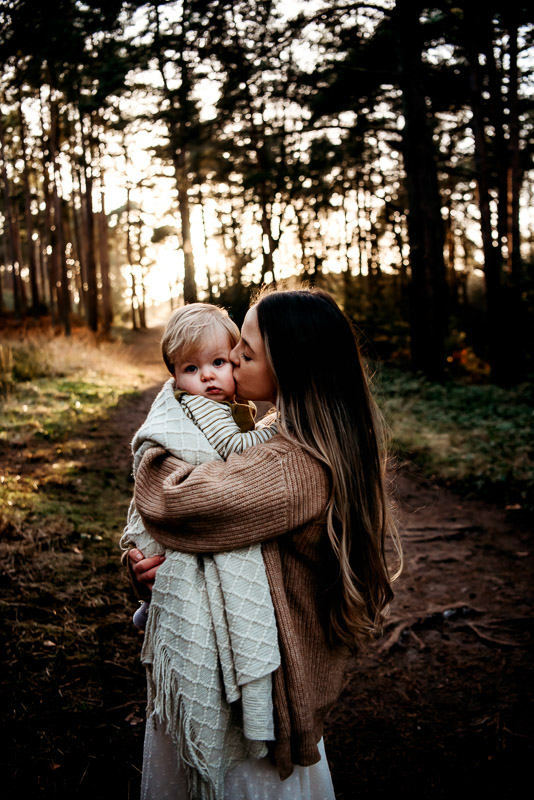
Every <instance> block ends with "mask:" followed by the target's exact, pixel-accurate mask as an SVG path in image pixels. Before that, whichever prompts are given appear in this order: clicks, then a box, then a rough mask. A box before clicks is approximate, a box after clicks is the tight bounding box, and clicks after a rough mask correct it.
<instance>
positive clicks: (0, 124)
mask: <svg viewBox="0 0 534 800" xmlns="http://www.w3.org/2000/svg"><path fill="white" fill-rule="evenodd" d="M0 159H1V161H2V194H3V200H4V219H5V226H6V228H7V236H6V237H5V240H6V251H7V259H8V260H7V263H6V268H7V266H8V263H9V262H10V263H11V277H12V283H13V311H14V312H15V317H16V318H17V319H20V318H21V316H22V302H21V296H20V287H19V280H18V275H17V270H16V267H15V264H16V261H17V253H16V247H15V232H14V230H13V227H14V226H13V209H12V204H11V195H10V190H9V179H8V175H7V167H6V149H5V138H4V120H3V118H2V114H1V112H0Z"/></svg>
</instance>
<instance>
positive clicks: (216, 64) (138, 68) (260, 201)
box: [0, 0, 534, 800]
mask: <svg viewBox="0 0 534 800" xmlns="http://www.w3.org/2000/svg"><path fill="white" fill-rule="evenodd" d="M533 48H534V23H533V21H532V11H531V9H530V4H527V3H526V2H521V1H520V0H509V1H508V2H507V3H498V2H495V0H487V1H486V2H484V3H478V2H471V0H459V2H455V1H454V0H437V2H433V3H425V2H423V1H422V0H374V1H370V2H367V1H366V0H261V1H260V0H248V1H247V2H245V1H244V0H154V2H146V0H130V1H128V2H127V1H125V0H106V1H105V2H104V0H100V1H99V2H95V1H94V0H46V2H44V1H43V0H3V1H2V2H0V69H1V71H2V80H1V82H0V170H1V175H0V184H1V197H0V462H1V463H0V557H1V559H2V570H1V573H0V643H1V646H2V649H3V652H4V655H5V658H4V670H3V672H2V675H1V676H0V692H1V696H2V704H3V711H2V721H3V724H4V725H5V727H6V730H9V731H10V737H9V741H8V742H7V743H6V745H5V746H3V748H2V753H1V756H0V764H1V766H2V772H3V775H4V782H5V786H6V791H7V796H9V797H11V796H13V797H15V796H19V795H21V793H22V794H24V795H25V796H28V797H30V798H45V800H52V799H53V800H58V798H60V799H61V798H63V797H65V798H72V797H73V796H75V797H81V798H84V797H87V798H94V797H95V795H96V794H97V793H98V795H99V796H100V797H101V798H102V800H107V798H108V797H109V798H113V800H123V799H124V800H130V798H134V800H135V798H136V797H138V794H139V782H140V769H141V754H142V742H143V716H144V703H145V681H144V675H143V670H142V668H141V665H140V663H139V651H140V646H141V645H140V641H141V640H140V636H138V635H137V634H136V632H135V629H133V627H132V625H131V614H132V612H133V610H134V609H135V603H136V598H135V596H134V593H133V591H132V589H131V587H130V585H129V582H128V579H127V577H126V575H125V574H124V570H123V568H122V566H121V564H120V551H119V547H118V541H119V538H120V534H121V532H122V529H123V527H124V522H125V517H126V513H127V509H128V505H129V502H130V499H131V494H132V488H133V478H132V464H131V450H130V442H131V440H132V436H133V434H134V432H135V430H136V429H137V428H138V427H139V426H140V424H141V423H142V421H143V419H144V417H145V416H146V413H147V411H148V409H149V408H150V405H151V403H152V401H153V399H154V397H155V395H156V393H157V391H158V389H159V387H160V386H161V383H162V381H163V380H165V378H166V377H168V375H167V374H166V371H165V368H164V365H163V364H162V362H161V358H160V352H159V339H160V337H161V333H162V330H163V325H164V324H165V322H166V319H167V318H168V316H169V314H170V313H171V311H172V310H173V309H174V308H177V307H178V306H180V305H182V304H185V303H189V302H194V301H197V300H198V301H203V302H209V303H215V304H217V305H220V306H222V307H224V308H226V309H228V311H229V313H230V315H231V316H232V317H233V318H234V319H235V321H236V322H237V323H238V324H240V323H241V322H242V320H243V318H244V315H245V313H246V310H247V308H248V307H249V304H250V302H251V300H253V298H254V296H255V294H256V293H257V292H258V291H259V290H260V288H261V287H262V286H265V285H273V286H275V287H281V288H295V287H298V286H317V287H320V288H323V289H326V290H327V291H329V292H330V293H331V294H332V295H333V296H334V298H335V299H336V300H337V302H338V303H339V304H340V306H341V307H342V308H343V309H344V311H345V312H346V314H347V315H348V316H349V317H350V319H351V320H352V322H353V323H354V327H355V330H356V332H357V336H358V339H359V343H360V346H361V348H362V352H363V355H364V357H365V363H366V366H367V368H368V373H369V376H370V381H371V388H372V390H373V392H374V394H375V396H376V398H377V400H378V403H379V406H380V408H381V410H382V412H383V414H384V417H385V419H386V422H387V424H388V427H389V429H390V434H391V441H390V449H391V492H392V497H393V503H394V508H395V513H396V515H397V517H398V522H399V530H400V532H401V537H402V539H403V544H404V548H405V568H404V572H403V575H402V576H401V579H400V581H399V584H398V586H397V587H396V589H395V600H394V603H393V604H392V610H391V616H390V618H389V619H388V622H387V625H386V627H385V630H384V635H383V636H382V637H381V638H380V639H379V640H377V641H376V642H373V644H372V646H371V648H370V651H369V652H368V653H366V654H362V655H361V656H359V657H358V658H357V659H355V661H354V663H352V665H351V669H350V672H349V675H348V676H347V681H346V684H345V689H344V693H343V695H342V698H341V702H340V704H339V705H338V706H337V707H336V708H335V709H333V710H332V712H331V714H330V716H329V718H328V720H327V727H326V729H325V742H326V749H327V754H328V757H329V761H330V765H331V771H332V776H333V780H334V786H335V790H336V797H337V798H338V800H351V799H352V798H353V797H354V798H358V800H366V799H367V798H369V800H379V798H382V797H386V796H387V797H391V795H392V793H393V792H394V793H395V794H396V795H397V796H400V797H401V798H402V797H404V796H406V797H408V796H409V797H411V798H413V797H421V798H432V799H433V798H450V797H451V796H453V794H455V793H456V792H457V791H458V790H459V789H464V790H465V791H466V792H467V791H469V792H475V793H477V794H483V795H484V796H485V797H487V798H499V800H503V799H504V800H505V799H506V798H515V797H517V796H518V793H519V791H522V787H523V782H524V780H526V779H527V778H528V769H529V764H530V759H531V756H532V746H533V743H534V731H533V726H532V713H531V709H532V701H533V687H534V675H533V674H532V672H533V670H532V666H533V663H534V662H533V661H532V657H531V656H532V631H533V626H532V618H533V614H532V609H533V608H534V598H533V596H532V586H533V582H532V577H533V566H534V547H533V546H532V520H533V512H534V448H533V442H534V402H533V400H534V395H533V388H532V387H533V382H532V378H533V376H534V181H533V178H534V165H533V163H532V153H533V149H534V110H533V103H532V98H533V95H534V78H533V71H532V65H533V63H534V49H533ZM104 774H105V775H107V776H108V777H107V778H106V780H105V781H103V775H104Z"/></svg>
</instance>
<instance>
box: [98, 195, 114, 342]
mask: <svg viewBox="0 0 534 800" xmlns="http://www.w3.org/2000/svg"><path fill="white" fill-rule="evenodd" d="M100 204H101V210H100V212H99V214H98V246H99V250H100V280H101V283H102V328H103V330H104V332H105V333H107V332H108V331H109V330H110V328H111V325H112V322H113V303H112V300H111V284H110V278H109V243H108V219H107V217H106V209H105V197H104V192H103V191H101V192H100Z"/></svg>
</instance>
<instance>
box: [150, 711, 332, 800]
mask: <svg viewBox="0 0 534 800" xmlns="http://www.w3.org/2000/svg"><path fill="white" fill-rule="evenodd" d="M318 746H319V752H320V754H321V760H320V761H319V762H318V763H317V764H313V765H312V766H311V767H298V766H296V767H295V768H294V770H293V772H292V774H291V775H290V776H289V778H286V780H285V781H281V780H280V778H279V777H278V772H277V771H276V768H275V767H274V766H273V765H272V764H271V762H270V760H269V759H268V758H262V759H250V760H249V761H245V762H243V763H242V764H238V765H237V766H236V767H234V768H233V769H232V770H230V772H229V773H228V774H227V776H226V780H225V782H224V797H225V800H335V794H334V787H333V785H332V778H331V776H330V770H329V768H328V761H327V760H326V755H325V751H324V744H323V740H322V739H321V741H320V742H319V745H318ZM141 800H190V798H189V796H188V793H187V784H186V780H185V774H184V772H183V770H182V769H181V768H180V764H179V759H178V758H177V754H176V749H175V747H174V745H173V743H172V741H171V738H170V736H168V735H167V734H166V733H165V731H164V730H162V729H161V728H159V729H158V728H156V726H155V725H153V724H151V720H149V721H148V724H147V726H146V730H145V746H144V751H143V777H142V780H141Z"/></svg>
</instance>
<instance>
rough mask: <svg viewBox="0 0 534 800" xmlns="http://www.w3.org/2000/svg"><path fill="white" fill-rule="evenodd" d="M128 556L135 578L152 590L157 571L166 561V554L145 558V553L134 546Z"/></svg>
mask: <svg viewBox="0 0 534 800" xmlns="http://www.w3.org/2000/svg"><path fill="white" fill-rule="evenodd" d="M128 557H129V559H130V566H131V569H132V572H133V574H134V578H135V580H136V581H137V582H138V583H140V584H141V586H144V587H145V588H147V589H150V591H152V587H153V586H154V581H155V579H156V572H157V571H158V569H159V568H160V567H161V565H162V564H163V562H164V561H165V556H152V558H145V557H144V555H143V553H142V552H141V551H140V550H138V549H137V548H136V547H134V548H133V549H132V550H130V552H129V553H128Z"/></svg>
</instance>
